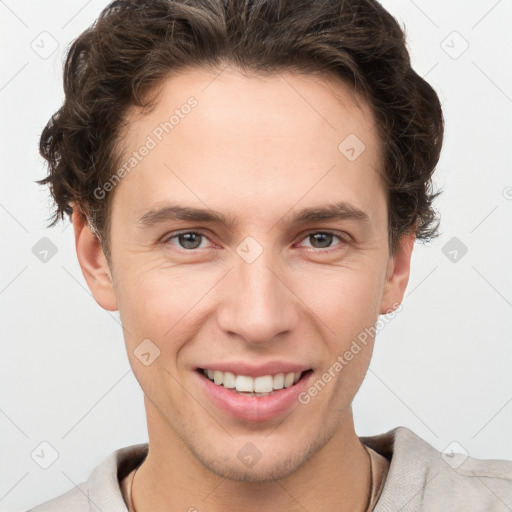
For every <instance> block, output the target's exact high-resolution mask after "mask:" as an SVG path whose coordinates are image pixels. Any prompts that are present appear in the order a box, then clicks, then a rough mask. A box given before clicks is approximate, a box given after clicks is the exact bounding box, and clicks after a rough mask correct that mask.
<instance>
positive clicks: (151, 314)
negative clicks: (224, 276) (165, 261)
mask: <svg viewBox="0 0 512 512" xmlns="http://www.w3.org/2000/svg"><path fill="white" fill-rule="evenodd" d="M123 276H124V278H122V285H121V286H120V288H119V295H120V297H119V300H118V305H119V311H120V314H121V316H122V318H123V325H124V327H125V328H126V330H127V331H129V333H127V334H130V338H131V340H130V344H132V345H133V344H135V343H137V340H142V339H145V338H149V339H153V340H155V343H157V344H158V346H159V348H160V349H161V350H162V351H165V350H168V347H171V346H172V347H173V350H177V347H174V345H173V344H172V343H170V342H175V341H176V340H180V339H183V338H184V337H185V338H186V333H185V331H186V329H187V325H188V324H190V321H191V318H193V317H194V312H195V307H197V305H199V304H198V303H200V301H201V299H203V298H204V297H205V296H206V295H207V294H208V291H209V290H210V289H211V288H212V286H213V284H214V282H215V280H214V279H213V278H212V276H211V274H210V277H208V276H206V275H204V276H201V275H200V272H198V273H194V272H193V271H191V270H190V269H186V270H184V269H180V268H178V267H176V268H173V269H169V268H165V267H163V266H162V265H161V262H159V264H158V265H151V263H145V264H144V265H142V266H137V265H135V264H132V265H126V266H125V269H124V273H123ZM139 342H140V341H139Z"/></svg>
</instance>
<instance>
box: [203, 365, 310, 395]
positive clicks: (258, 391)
mask: <svg viewBox="0 0 512 512" xmlns="http://www.w3.org/2000/svg"><path fill="white" fill-rule="evenodd" d="M196 371H197V372H198V373H199V374H200V375H201V377H203V378H206V379H208V380H209V381H210V382H212V383H214V384H215V385H217V386H219V387H222V388H224V389H227V390H229V391H231V392H232V393H236V394H238V395H243V396H256V397H264V396H272V395H274V394H276V393H278V392H280V391H282V390H284V389H287V388H290V387H293V386H296V385H297V383H299V382H302V381H304V380H306V379H307V378H308V377H309V375H310V374H311V373H312V372H313V369H312V368H309V369H308V370H304V371H301V372H288V373H276V374H268V375H261V376H258V377H251V376H249V375H237V374H234V373H232V372H228V371H226V372H223V371H219V370H210V369H208V368H197V369H196Z"/></svg>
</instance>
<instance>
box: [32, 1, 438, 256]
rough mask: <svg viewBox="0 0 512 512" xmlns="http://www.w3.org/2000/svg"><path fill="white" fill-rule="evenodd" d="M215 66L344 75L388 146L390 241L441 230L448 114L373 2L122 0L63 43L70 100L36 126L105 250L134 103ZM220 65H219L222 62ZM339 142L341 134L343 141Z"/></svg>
mask: <svg viewBox="0 0 512 512" xmlns="http://www.w3.org/2000/svg"><path fill="white" fill-rule="evenodd" d="M222 63H229V64H233V65H234V66H235V67H237V68H238V69H241V70H245V71H251V72H255V73H273V72H279V71H281V70H288V71H296V72H305V73H324V74H327V75H330V76H336V77H340V78H341V79H343V80H345V81H348V82H349V83H351V84H352V85H353V87H354V90H356V91H358V92H359V93H361V94H362V95H363V96H364V98H365V99H366V100H367V102H368V103H369V105H370V106H371V107H372V109H373V112H374V114H375V118H376V122H377V126H378V130H379V137H380V142H381V145H382V147H383V148H384V152H383V154H384V160H385V161H384V162H383V173H382V174H383V176H384V178H385V181H386V184H387V188H388V197H389V201H388V203H389V207H388V211H389V213H388V231H389V246H390V251H391V252H393V251H394V250H395V248H396V245H397V243H398V241H399V239H400V237H401V236H402V235H403V234H404V233H406V232H415V233H416V237H417V238H418V239H421V240H428V239H430V238H433V237H434V236H437V234H438V233H437V230H438V226H439V221H438V219H437V217H436V212H435V211H434V209H433V207H432V202H433V199H434V198H435V197H436V196H437V195H438V194H439V192H436V193H434V192H433V191H432V179H431V178H432V173H433V172H434V169H435V166H436V165H437V162H438V160H439V156H440V152H441V146H442V141H443V132H444V120H443V114H442V110H441V104H440V101H439V98H438V96H437V94H436V93H435V91H434V90H433V88H432V87H431V86H430V85H429V84H428V83H427V82H426V81H425V80H424V79H422V78H421V77H420V76H419V75H418V74H417V73H416V72H415V71H414V70H413V69H412V68H411V63H410V57H409V53H408V51H407V48H406V42H405V34H404V32H403V30H402V29H401V27H400V26H399V24H398V23H397V21H396V20H395V19H394V18H393V17H392V16H391V15H390V14H389V13H388V12H387V11H386V10H385V9H384V8H383V7H382V6H381V5H380V4H379V3H378V2H377V1H375V0H345V1H343V0H117V1H114V2H111V3H110V4H109V5H108V7H106V8H105V9H104V10H103V11H102V13H101V15H100V16H99V18H98V19H97V20H96V21H95V23H94V24H93V25H92V26H91V27H90V28H88V29H87V30H85V31H84V32H83V33H82V34H81V35H80V36H79V37H78V38H77V39H76V40H75V41H74V42H73V44H72V45H71V46H70V48H69V50H68V54H67V58H66V63H65V67H64V92H65V101H64V104H63V105H62V107H61V108H60V109H59V110H58V111H57V112H56V113H55V114H54V115H53V116H52V118H51V119H50V121H49V122H48V124H47V125H46V127H45V129H44V130H43V132H42V135H41V140H40V152H41V154H42V156H43V157H44V158H45V159H46V160H47V162H48V166H49V173H48V176H47V177H46V178H44V179H42V180H39V181H38V182H37V183H39V184H42V185H45V184H49V186H50V190H51V193H52V196H53V198H54V201H55V204H56V210H55V211H54V213H53V222H52V223H51V224H50V226H53V225H54V224H55V223H56V222H57V220H58V219H59V217H60V218H61V219H63V217H64V213H69V214H70V213H71V212H72V209H71V206H70V205H71V204H76V205H78V206H79V207H80V209H81V210H82V212H83V213H84V215H86V216H87V218H88V219H89V221H90V223H91V226H92V227H93V228H94V229H95V231H96V232H97V234H98V237H99V239H100V241H101V243H102V246H103V249H104V251H105V254H106V256H107V258H109V257H110V244H109V232H110V229H109V228H110V226H109V223H110V219H109V217H110V206H111V205H110V203H111V200H109V199H111V197H110V196H111V194H109V197H106V199H98V198H97V197H96V195H95V194H94V190H96V189H97V188H98V187H99V186H102V184H104V183H106V182H107V181H108V180H109V179H110V178H111V176H112V175H113V174H114V172H115V169H116V164H117V159H118V158H119V155H118V154H117V153H118V151H116V149H118V147H119V146H118V144H119V142H120V141H119V133H120V130H121V128H122V126H123V121H124V118H125V116H126V114H127V112H128V110H129V109H130V107H132V106H139V107H142V106H147V105H148V104H149V103H150V101H149V99H148V93H151V92H152V91H154V90H155V89H156V88H157V86H158V85H160V84H161V83H162V82H163V80H164V79H165V78H166V77H168V76H169V75H170V74H171V73H172V72H174V71H178V70H180V69H184V68H187V67H196V68H198V67H199V68H201V67H213V68H215V67H220V66H221V64H222ZM219 69H220V68H219ZM340 142H341V141H340Z"/></svg>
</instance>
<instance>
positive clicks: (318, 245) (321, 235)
mask: <svg viewBox="0 0 512 512" xmlns="http://www.w3.org/2000/svg"><path fill="white" fill-rule="evenodd" d="M336 238H337V239H338V240H340V242H341V244H340V245H341V246H343V245H344V244H346V243H347V240H346V239H345V238H344V237H343V233H336V232H331V231H313V232H311V233H309V234H307V235H306V237H305V238H303V240H308V241H310V242H311V245H309V246H308V245H306V246H302V247H312V248H314V249H331V248H333V245H332V243H333V241H334V239H336ZM334 247H335V246H334Z"/></svg>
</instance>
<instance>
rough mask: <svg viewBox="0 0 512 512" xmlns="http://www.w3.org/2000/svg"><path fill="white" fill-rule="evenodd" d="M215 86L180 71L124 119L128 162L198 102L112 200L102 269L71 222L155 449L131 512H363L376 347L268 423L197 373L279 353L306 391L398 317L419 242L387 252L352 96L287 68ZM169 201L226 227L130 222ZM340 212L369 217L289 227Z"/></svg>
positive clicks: (215, 81) (372, 167) (380, 196)
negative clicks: (186, 235)
mask: <svg viewBox="0 0 512 512" xmlns="http://www.w3.org/2000/svg"><path fill="white" fill-rule="evenodd" d="M217 74H218V72H217V73H215V74H214V73H213V72H212V71H208V70H206V69H203V70H197V69H196V70H191V69H189V70H185V71H182V72H181V73H179V74H177V75H174V76H173V77H171V78H169V79H167V80H166V81H165V82H164V83H163V85H162V88H161V90H160V94H159V95H158V101H157V102H156V105H155V108H154V109H153V110H152V111H150V112H148V111H145V112H142V111H139V110H135V109H132V110H131V111H130V113H129V116H128V120H129V125H128V128H127V129H126V130H125V132H124V133H123V134H122V140H123V142H124V148H125V156H126V157H127V156H129V155H130V154H131V152H133V151H134V150H136V149H137V148H139V147H140V146H141V145H142V144H143V143H144V141H145V139H146V137H147V136H148V134H150V133H151V132H152V130H153V129H154V128H155V127H156V126H158V125H159V123H161V122H162V121H163V120H165V119H168V117H169V113H171V112H172V111H173V110H174V109H176V108H179V107H180V105H183V104H184V103H185V102H186V100H187V98H189V97H190V96H194V97H195V98H196V99H197V101H198V105H197V107H195V108H194V109H192V111H191V112H190V114H188V115H187V116H186V117H185V118H184V119H182V120H180V123H179V124H178V125H177V126H175V128H174V129H173V130H172V132H170V133H169V134H168V135H167V136H166V137H165V138H164V139H163V141H162V142H160V143H159V144H158V145H157V147H155V148H154V149H152V150H151V152H150V153H149V154H148V155H147V156H146V157H145V158H144V159H143V160H142V161H141V162H140V163H139V164H138V165H137V167H136V168H135V169H134V170H132V171H131V172H130V173H129V174H128V175H127V176H125V177H124V178H123V179H122V180H121V182H120V183H119V184H118V185H117V187H116V188H115V190H114V192H113V196H112V201H113V202H112V217H111V223H112V224H111V250H112V261H111V265H109V264H108V262H107V260H106V259H105V256H104V253H103V251H102V248H101V245H100V243H99V241H98V239H97V238H96V236H94V234H93V233H92V232H91V230H90V228H89V226H88V224H87V222H86V219H85V218H84V217H83V215H80V214H78V215H77V214H75V215H73V225H74V230H75V237H76V250H77V255H78V259H79V262H80V265H81V268H82V271H83V274H84V276H85V279H86V281H87V283H88V285H89V288H90V289H91V292H92V294H93V296H94V298H95V299H96V301H97V302H98V304H100V306H102V307H103V308H105V309H107V310H109V311H115V310H119V312H120V316H121V320H122V323H123V330H124V335H125V342H126V348H127V354H128V357H129V360H130V364H131V366H132V369H133V372H134V374H135V376H136V378H137V380H138V382H139V383H140V386H141V388H142V390H143V391H144V404H145V409H146V414H147V425H148V435H149V454H148V457H147V459H146V460H145V462H144V463H143V464H142V465H141V466H140V468H139V469H138V471H137V474H136V478H135V480H134V483H133V500H134V504H135V507H136V509H137V512H144V511H149V510H152V511H157V512H158V511H164V510H165V511H167V512H169V511H186V510H189V509H190V508H191V507H195V508H196V509H197V510H199V511H200V512H203V511H207V512H220V511H224V512H225V511H231V510H233V511H234V510H245V511H249V512H252V511H255V512H256V511H261V510H283V511H292V510H293V511H295V510H308V511H309V512H315V511H325V510H337V511H349V510H350V511H355V510H364V507H365V504H366V499H367V493H368V488H369V462H368V458H367V454H366V453H365V450H364V448H363V445H362V444H361V442H360V441H359V438H358V437H357V435H356V433H355V429H354V422H353V416H352V408H351V404H352V401H353V398H354V396H355V394H356V392H357V390H358V389H359V387H360V385H361V382H362V380H363V378H364V376H365V373H366V371H367V369H368V365H369V363H370V358H371V352H372V349H373V343H374V340H373V339H371V338H370V339H369V341H368V344H367V345H366V347H363V349H362V350H361V352H360V353H358V354H357V355H356V356H355V357H354V358H353V359H352V360H351V361H350V362H349V363H348V364H347V365H346V366H345V367H344V368H343V370H342V371H341V372H338V373H336V377H335V378H334V379H332V380H331V382H329V383H328V385H327V386H325V388H324V389H323V390H322V391H321V392H320V393H318V395H317V396H315V397H314V398H312V399H311V401H310V402H309V403H308V404H307V405H302V404H296V405H294V407H293V408H292V409H291V410H290V411H289V413H288V414H284V415H282V416H280V417H278V418H275V419H273V420H269V421H263V422H257V421H241V420H239V419H237V418H232V417H230V416H227V415H226V414H225V413H224V412H222V411H221V410H219V409H218V408H217V407H216V406H215V405H214V404H213V403H212V402H210V400H209V399H208V397H207V396H206V395H205V394H204V392H203V391H202V390H201V388H200V387H199V386H198V384H197V376H196V375H194V371H195V368H196V367H197V366H200V363H203V364H204V363H205V362H208V361H214V362H218V361H225V360H229V361H236V360H244V361H251V362H255V363H264V362H267V361H269V360H275V359H278V360H283V361H291V362H294V363H301V364H305V365H307V366H308V367H311V368H313V370H314V375H313V381H312V382H314V381H316V380H317V379H318V378H320V377H321V375H322V374H323V373H324V372H325V371H327V369H328V368H329V367H330V366H332V364H333V363H334V361H336V359H337V357H338V356H339V355H340V354H343V353H344V352H345V351H346V350H348V348H349V347H350V345H351V343H352V341H353V340H354V339H356V337H357V335H358V334H359V333H361V332H363V331H364V329H365V328H369V327H371V326H373V325H374V324H375V322H376V321H377V319H378V315H379V314H385V313H389V312H390V311H392V310H393V309H396V307H398V304H400V302H401V301H402V298H403V294H404V291H405V288H406V286H407V282H408V279H409V266H410V258H411V252H412V249H413V243H414V235H413V234H410V235H406V236H403V237H402V239H401V243H400V244H399V246H398V249H397V250H396V252H395V253H394V254H393V255H391V254H390V251H389V248H388V226H387V209H388V206H387V194H386V191H385V188H384V185H383V182H382V179H381V177H380V176H379V169H380V168H381V166H382V155H381V153H380V145H379V141H378V138H377V132H376V128H375V123H374V118H373V115H372V113H371V111H370V109H369V108H368V106H367V105H366V104H365V102H364V101H363V100H362V99H361V98H358V97H356V96H355V95H354V92H353V91H352V90H351V88H350V87H348V86H346V85H344V84H343V83H340V82H336V83H335V82H332V81H331V80H328V79H327V78H325V77H324V78H320V77H318V76H312V75H300V74H297V73H292V72H282V73H279V74H273V75H269V76H266V77H263V76H254V75H251V76H248V75H243V74H241V73H240V72H239V71H237V70H236V69H233V68H231V67H228V68H226V69H225V70H224V71H223V72H222V73H221V74H220V75H218V76H217V77H216V75H217ZM215 77H216V78H215ZM349 134H356V135H357V137H358V138H359V139H360V140H361V141H363V142H364V144H365V146H366V148H365V150H364V152H363V153H362V154H361V155H360V156H359V157H358V158H357V159H356V160H355V161H349V160H348V159H347V158H346V157H345V156H344V155H343V154H342V153H341V152H340V151H339V150H338V145H339V144H340V142H341V141H343V140H344V139H345V137H347V135H349ZM169 200H172V201H173V202H174V203H176V204H180V205H186V206H192V207H198V208H209V209H211V210H215V211H219V212H222V213H223V214H224V215H225V216H226V217H230V218H231V217H232V218H233V219H234V222H233V224H232V225H230V226H223V225H222V224H219V223H217V222H213V223H208V222H195V221H183V220H179V221H177V220H172V219H170V220H167V221H165V222H163V223H161V224H158V225H155V226H152V227H145V228H142V227H140V226H138V225H137V220H138V219H139V218H140V216H141V215H142V214H144V213H145V212H147V211H148V210H149V209H151V208H154V207H155V206H159V205H160V206H161V205H162V204H163V203H165V202H166V201H169ZM340 201H345V202H348V203H350V204H351V205H353V206H354V207H356V208H358V209H360V210H362V211H363V212H365V213H366V214H367V217H368V221H367V222H366V223H365V222H362V221H358V220H354V219H346V220H344V219H342V220H329V221H321V222H318V221H315V222H311V223H308V224H304V225H299V226H297V225H294V224H293V223H291V219H292V217H293V216H294V214H295V213H297V211H299V210H300V209H302V208H306V207H317V206H325V204H327V203H337V202H340ZM181 230H190V231H193V232H197V231H198V230H199V231H201V232H202V233H203V234H204V235H205V237H198V240H199V242H198V244H199V243H200V246H199V247H198V248H195V249H187V248H186V247H190V245H189V246H186V245H185V247H184V246H183V239H182V240H181V245H180V239H179V238H174V239H172V240H168V238H169V236H170V235H172V234H173V233H175V232H176V231H181ZM325 231H327V232H332V231H339V232H341V234H342V236H343V238H341V237H338V236H336V235H335V236H333V237H332V238H330V237H327V241H325V240H324V242H323V245H322V241H320V245H319V243H318V242H316V239H315V238H314V237H313V236H310V235H314V234H315V233H323V232H325ZM247 236H251V237H253V238H254V239H255V240H256V241H257V242H258V243H259V244H260V246H261V247H262V249H263V252H262V253H261V255H260V256H259V257H258V258H257V259H256V260H255V261H254V262H252V263H247V262H246V261H245V260H244V259H243V258H241V257H240V256H239V255H238V254H237V252H236V249H237V247H238V246H239V244H240V243H241V242H242V241H243V240H244V239H245V238H246V237H247ZM315 242H316V244H315ZM185 243H186V242H185ZM187 251H188V252H187ZM145 339H150V340H152V342H153V343H154V344H155V345H156V346H157V347H158V348H159V350H160V355H159V357H158V358H156V359H155V360H154V362H152V364H150V365H149V366H145V365H144V364H142V363H141V361H139V359H138V358H137V357H136V356H135V355H134V350H135V349H136V348H137V346H138V345H139V344H140V343H141V341H142V340H145ZM247 442H251V443H253V444H254V445H255V446H256V447H257V448H258V449H259V451H260V452H261V454H262V457H261V459H260V460H259V461H258V462H257V463H256V464H255V465H254V466H252V467H247V466H245V465H244V464H242V463H241V462H240V460H239V459H238V458H237V452H238V451H239V450H240V449H241V448H242V447H243V446H244V445H245V444H246V443H247Z"/></svg>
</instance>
